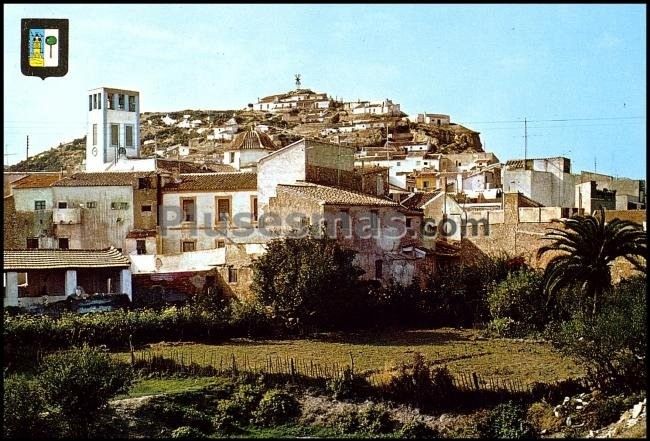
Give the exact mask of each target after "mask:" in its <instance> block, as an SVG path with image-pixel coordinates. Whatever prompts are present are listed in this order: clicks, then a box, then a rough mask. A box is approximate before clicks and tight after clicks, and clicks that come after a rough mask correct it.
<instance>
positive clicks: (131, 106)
mask: <svg viewBox="0 0 650 441" xmlns="http://www.w3.org/2000/svg"><path fill="white" fill-rule="evenodd" d="M129 112H135V97H134V96H132V95H129Z"/></svg>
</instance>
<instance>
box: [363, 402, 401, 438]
mask: <svg viewBox="0 0 650 441" xmlns="http://www.w3.org/2000/svg"><path fill="white" fill-rule="evenodd" d="M394 427H395V421H393V419H392V417H391V415H390V413H389V412H388V409H386V407H384V406H383V405H381V404H371V405H369V406H368V407H366V408H364V409H362V410H361V411H360V412H359V429H360V430H361V431H362V432H364V433H367V434H370V435H378V434H382V433H390V432H392V431H393V429H394Z"/></svg>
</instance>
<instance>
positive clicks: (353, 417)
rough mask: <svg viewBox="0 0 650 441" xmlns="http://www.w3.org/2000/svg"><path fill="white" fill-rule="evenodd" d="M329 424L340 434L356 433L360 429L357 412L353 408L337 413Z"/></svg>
mask: <svg viewBox="0 0 650 441" xmlns="http://www.w3.org/2000/svg"><path fill="white" fill-rule="evenodd" d="M331 425H332V427H333V428H334V430H336V431H337V432H338V433H340V434H342V435H345V434H352V433H357V432H359V430H361V423H360V421H359V413H358V412H357V411H356V410H354V409H352V410H350V411H349V412H341V413H337V414H335V415H334V417H333V418H332V422H331Z"/></svg>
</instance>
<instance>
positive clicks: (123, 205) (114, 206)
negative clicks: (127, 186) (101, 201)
mask: <svg viewBox="0 0 650 441" xmlns="http://www.w3.org/2000/svg"><path fill="white" fill-rule="evenodd" d="M128 208H129V203H128V202H111V210H127V209H128Z"/></svg>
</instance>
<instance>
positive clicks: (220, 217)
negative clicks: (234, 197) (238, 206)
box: [217, 198, 230, 222]
mask: <svg viewBox="0 0 650 441" xmlns="http://www.w3.org/2000/svg"><path fill="white" fill-rule="evenodd" d="M229 219H230V199H226V198H218V199H217V222H227V221H228V220H229Z"/></svg>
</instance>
